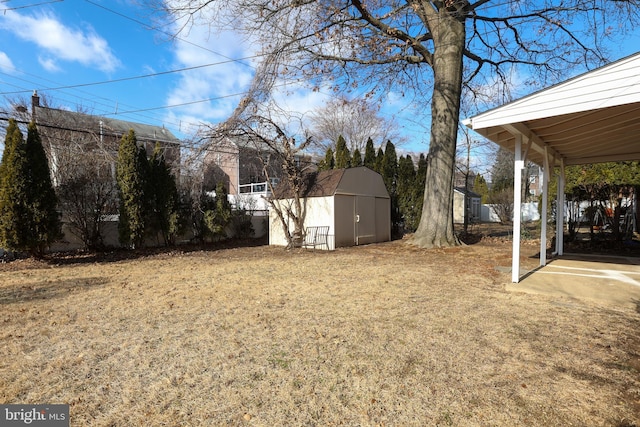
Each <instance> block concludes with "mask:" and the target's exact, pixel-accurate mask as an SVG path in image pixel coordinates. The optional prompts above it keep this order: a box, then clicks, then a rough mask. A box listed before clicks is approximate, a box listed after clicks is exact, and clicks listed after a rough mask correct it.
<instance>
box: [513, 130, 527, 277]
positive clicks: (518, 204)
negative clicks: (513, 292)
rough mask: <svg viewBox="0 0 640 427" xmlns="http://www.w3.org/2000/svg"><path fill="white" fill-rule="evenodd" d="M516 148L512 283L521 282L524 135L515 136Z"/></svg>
mask: <svg viewBox="0 0 640 427" xmlns="http://www.w3.org/2000/svg"><path fill="white" fill-rule="evenodd" d="M515 138H516V146H515V153H514V167H513V251H512V254H511V281H512V282H513V283H518V282H519V281H520V218H521V217H522V169H524V159H523V158H522V135H521V134H519V133H517V134H516V135H515Z"/></svg>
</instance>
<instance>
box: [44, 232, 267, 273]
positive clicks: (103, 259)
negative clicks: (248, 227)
mask: <svg viewBox="0 0 640 427" xmlns="http://www.w3.org/2000/svg"><path fill="white" fill-rule="evenodd" d="M268 243H269V242H268V239H267V238H257V239H253V238H249V239H227V240H222V241H220V242H213V243H187V244H180V245H175V246H163V247H150V248H143V249H136V250H130V249H121V248H118V249H112V250H106V251H74V252H55V253H50V254H47V256H46V257H45V258H44V259H43V261H44V262H46V263H47V264H49V265H56V266H57V265H73V264H93V263H111V262H119V261H128V260H137V259H144V258H148V257H154V256H169V257H171V256H174V255H175V256H178V255H182V254H187V253H194V252H216V251H220V250H225V249H236V248H249V247H257V246H265V245H267V244H268Z"/></svg>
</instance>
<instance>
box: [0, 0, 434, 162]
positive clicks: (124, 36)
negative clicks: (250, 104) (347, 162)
mask: <svg viewBox="0 0 640 427" xmlns="http://www.w3.org/2000/svg"><path fill="white" fill-rule="evenodd" d="M155 26H156V20H154V17H153V15H152V11H150V10H148V9H143V8H139V7H137V6H135V5H134V4H133V2H131V1H124V0H111V1H105V0H64V1H49V0H1V1H0V40H2V43H1V44H0V98H2V99H6V98H9V99H12V98H15V97H22V98H26V99H30V97H31V93H32V92H33V90H38V92H39V94H41V95H43V96H46V97H47V98H48V99H49V101H50V103H51V105H52V106H54V107H61V108H69V109H72V110H75V109H77V107H78V106H80V107H81V108H82V109H83V110H86V111H87V112H88V113H91V114H96V115H107V116H109V117H114V118H119V119H122V120H130V121H135V122H141V123H149V124H158V125H161V124H163V125H165V126H166V127H167V128H169V129H170V130H171V131H173V132H174V133H175V134H176V135H178V136H180V137H185V136H188V135H189V133H190V132H191V131H192V130H193V125H197V124H199V123H217V122H219V121H220V120H223V119H225V118H226V117H228V115H229V114H230V113H231V112H232V111H233V109H234V107H235V106H236V104H237V102H238V101H239V99H240V97H241V94H242V93H243V92H244V91H245V90H246V89H247V88H248V86H249V83H250V81H251V77H252V73H253V70H254V68H253V67H254V65H255V63H256V62H255V60H254V59H253V58H254V55H255V51H256V50H257V47H256V46H251V45H249V44H248V43H247V42H246V41H244V40H243V39H242V38H240V37H238V36H237V35H236V34H233V33H231V32H223V33H210V32H209V29H207V28H192V29H191V30H190V31H189V32H188V33H183V34H181V35H180V39H178V40H176V39H171V37H170V34H174V33H175V30H174V29H173V28H171V27H164V28H158V29H152V28H154V27H155ZM175 70H183V71H179V72H171V71H175ZM143 76H144V77H143ZM136 77H139V78H136ZM328 93H329V92H328V91H327V92H326V93H323V92H322V91H320V92H312V91H299V90H294V91H291V92H289V93H288V94H287V96H286V97H284V98H283V99H286V103H287V104H288V105H287V106H288V108H291V109H292V110H297V111H299V112H307V111H310V110H313V109H314V108H316V107H321V106H322V105H324V103H325V102H326V101H327V100H328V99H329V98H330V95H329V94H328ZM391 98H393V94H390V95H389V99H391ZM395 107H396V111H395V112H392V114H397V115H398V119H400V117H399V116H401V115H403V114H405V115H406V116H407V117H414V116H415V114H414V112H411V111H409V110H407V108H406V106H405V105H402V104H400V103H395ZM386 113H387V114H388V113H389V112H388V111H387V112H386ZM398 121H401V120H398ZM0 125H2V123H0ZM405 133H406V134H407V136H408V138H409V139H410V140H411V144H408V146H407V149H410V150H412V151H416V152H425V153H426V151H427V149H428V146H427V144H426V142H425V141H426V140H427V139H428V138H426V137H425V136H424V134H423V133H424V129H423V128H421V127H419V126H415V125H414V124H412V123H411V122H405ZM380 142H382V141H380Z"/></svg>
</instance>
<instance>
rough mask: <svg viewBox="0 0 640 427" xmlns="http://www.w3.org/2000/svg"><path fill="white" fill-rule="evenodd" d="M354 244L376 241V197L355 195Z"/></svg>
mask: <svg viewBox="0 0 640 427" xmlns="http://www.w3.org/2000/svg"><path fill="white" fill-rule="evenodd" d="M355 223H356V245H365V244H367V243H374V242H375V241H376V198H375V197H367V196H356V212H355Z"/></svg>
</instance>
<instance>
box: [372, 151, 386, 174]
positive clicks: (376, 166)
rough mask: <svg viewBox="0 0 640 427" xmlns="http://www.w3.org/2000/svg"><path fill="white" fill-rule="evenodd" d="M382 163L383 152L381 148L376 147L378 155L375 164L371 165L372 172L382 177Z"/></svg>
mask: <svg viewBox="0 0 640 427" xmlns="http://www.w3.org/2000/svg"><path fill="white" fill-rule="evenodd" d="M383 161H384V151H382V147H378V153H377V154H376V162H375V164H374V165H373V170H374V171H376V172H378V173H379V174H381V175H382V162H383Z"/></svg>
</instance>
